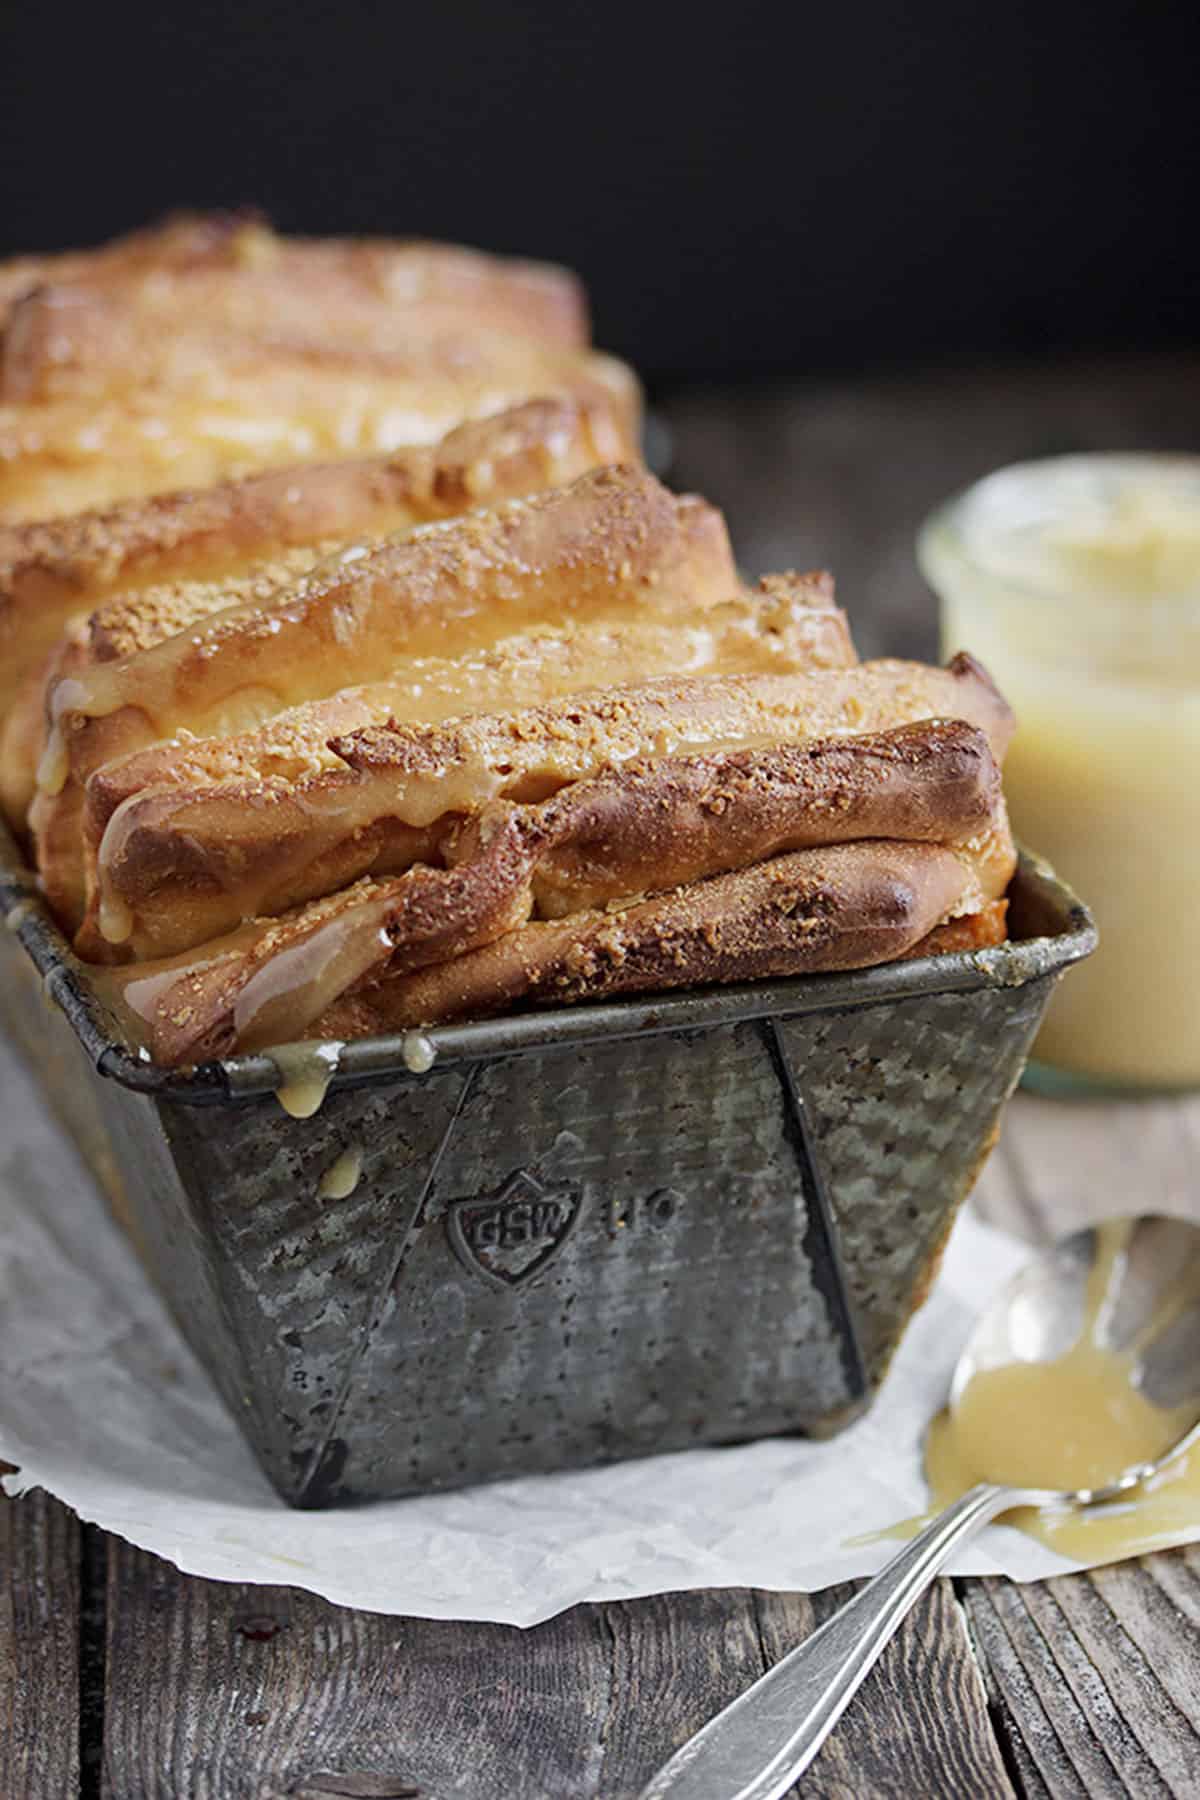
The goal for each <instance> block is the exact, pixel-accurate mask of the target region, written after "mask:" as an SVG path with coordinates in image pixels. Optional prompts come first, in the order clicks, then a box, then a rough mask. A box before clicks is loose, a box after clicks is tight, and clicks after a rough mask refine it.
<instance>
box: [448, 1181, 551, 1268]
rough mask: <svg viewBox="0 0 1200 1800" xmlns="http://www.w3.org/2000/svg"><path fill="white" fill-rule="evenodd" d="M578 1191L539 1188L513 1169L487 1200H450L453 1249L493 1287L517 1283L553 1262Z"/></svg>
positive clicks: (534, 1182)
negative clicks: (498, 1189)
mask: <svg viewBox="0 0 1200 1800" xmlns="http://www.w3.org/2000/svg"><path fill="white" fill-rule="evenodd" d="M582 1211H583V1196H582V1194H580V1193H578V1192H576V1191H574V1190H572V1189H570V1188H556V1189H554V1191H553V1192H551V1191H549V1190H548V1189H546V1188H545V1187H543V1185H542V1183H541V1182H540V1181H539V1180H538V1179H537V1177H536V1176H535V1175H531V1174H530V1173H529V1172H528V1170H526V1169H518V1170H517V1171H516V1172H515V1174H512V1175H510V1176H509V1178H508V1180H507V1181H506V1182H505V1183H504V1186H503V1187H502V1188H501V1189H500V1191H499V1193H497V1194H493V1195H492V1196H491V1197H490V1198H489V1199H486V1200H452V1201H451V1202H450V1204H449V1206H448V1207H447V1209H446V1231H447V1235H448V1236H449V1239H450V1243H451V1246H452V1248H453V1250H454V1254H455V1255H456V1256H457V1257H458V1260H459V1261H460V1262H461V1263H462V1264H463V1266H464V1268H467V1269H470V1270H471V1271H472V1272H473V1273H474V1274H476V1275H483V1276H484V1277H485V1278H486V1279H487V1280H488V1281H491V1282H494V1283H495V1284H496V1286H497V1287H503V1288H514V1287H520V1285H521V1284H522V1283H523V1282H526V1281H532V1279H533V1277H534V1276H535V1275H540V1274H541V1272H542V1270H543V1269H544V1268H545V1267H546V1266H547V1264H548V1263H551V1262H553V1260H554V1258H555V1257H556V1256H557V1255H558V1253H559V1251H560V1250H561V1249H562V1247H563V1245H564V1244H565V1243H566V1241H567V1239H568V1238H569V1237H570V1235H571V1233H572V1231H574V1229H575V1227H576V1225H577V1224H578V1223H579V1216H580V1214H581V1212H582Z"/></svg>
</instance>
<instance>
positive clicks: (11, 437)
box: [0, 324, 641, 522]
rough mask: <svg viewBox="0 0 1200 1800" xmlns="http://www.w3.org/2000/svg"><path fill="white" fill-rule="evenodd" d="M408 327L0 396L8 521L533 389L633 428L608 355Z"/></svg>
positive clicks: (422, 421) (635, 413) (308, 455)
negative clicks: (58, 390) (395, 337)
mask: <svg viewBox="0 0 1200 1800" xmlns="http://www.w3.org/2000/svg"><path fill="white" fill-rule="evenodd" d="M409 340H410V341H409V343H408V345H407V347H406V348H405V349H404V350H403V351H400V350H392V351H387V352H384V351H343V350H320V351H318V350H304V351H303V352H301V351H298V350H296V349H294V348H290V347H280V346H267V347H265V348H264V347H260V346H251V347H248V348H246V349H244V350H243V349H239V351H238V353H237V355H236V356H235V355H233V354H230V355H228V356H225V357H224V358H222V359H218V360H216V361H213V360H211V359H210V357H209V355H208V352H207V351H205V353H204V354H203V356H202V357H201V358H200V365H199V367H198V369H197V371H196V373H195V375H194V377H193V378H189V377H187V376H186V372H185V371H183V372H180V373H179V375H178V378H177V379H175V380H173V381H171V382H168V383H165V384H158V385H155V384H148V385H137V384H134V385H132V386H130V387H129V389H128V390H127V391H119V390H117V389H116V388H115V387H114V388H112V389H110V391H108V392H106V393H104V394H102V395H100V396H98V397H79V398H76V397H71V398H56V399H53V400H49V401H46V402H44V403H37V404H25V405H13V404H9V405H0V522H13V521H18V520H30V519H52V518H62V517H64V516H66V515H68V514H72V513H78V512H82V511H84V510H86V509H88V508H95V507H102V506H107V505H110V504H111V503H113V502H114V501H118V500H124V499H129V498H132V497H135V496H137V495H144V494H153V493H160V492H163V491H165V490H168V489H175V488H181V487H203V486H208V485H210V484H211V483H213V482H218V481H222V480H225V479H228V478H231V477H236V476H240V475H246V474H250V473H252V472H253V471H254V470H256V469H269V468H280V467H283V466H285V465H289V464H296V465H299V464H303V463H312V462H326V461H330V460H333V459H336V458H341V457H347V456H367V455H373V454H380V453H383V452H388V451H392V450H395V449H398V448H400V447H402V446H405V445H414V444H428V443H432V442H434V441H435V440H436V439H437V438H439V437H442V436H444V434H445V433H446V432H447V431H449V430H451V429H452V428H453V427H454V426H456V425H459V424H462V423H463V422H464V421H466V420H470V419H478V418H483V417H486V416H487V415H489V414H491V413H495V412H500V411H502V410H503V409H504V408H506V407H512V406H515V405H518V404H520V403H521V402H523V401H525V400H528V399H530V398H533V397H536V396H545V397H550V398H564V397H565V398H569V399H574V400H576V401H577V402H579V403H581V404H585V405H589V406H595V407H596V408H597V409H600V410H603V411H606V412H608V413H609V415H610V416H611V417H612V418H613V419H614V420H615V421H616V424H617V428H618V429H619V430H620V431H621V433H622V435H623V437H624V438H625V441H626V442H628V443H633V442H636V438H637V431H638V420H639V413H640V404H641V396H640V391H639V389H638V386H637V382H636V381H635V379H634V377H633V376H632V374H631V373H630V371H629V370H628V369H627V368H626V367H625V366H624V364H622V363H619V362H617V361H616V360H615V359H613V358H612V357H606V356H601V355H599V354H598V353H596V352H594V351H582V350H565V349H559V348H557V347H555V346H542V345H540V344H536V343H533V342H531V341H529V340H527V339H519V338H512V337H501V336H500V335H498V334H497V333H494V332H492V333H488V334H483V333H477V332H473V331H470V330H468V329H466V328H463V329H461V330H458V331H451V332H447V331H444V330H440V331H437V330H434V329H433V328H432V327H431V326H429V325H428V324H426V325H425V326H422V327H421V328H420V329H418V328H416V327H414V329H413V330H412V332H411V333H410V334H409ZM185 348H186V346H180V347H179V350H178V354H179V355H181V356H182V355H183V352H184V349H185Z"/></svg>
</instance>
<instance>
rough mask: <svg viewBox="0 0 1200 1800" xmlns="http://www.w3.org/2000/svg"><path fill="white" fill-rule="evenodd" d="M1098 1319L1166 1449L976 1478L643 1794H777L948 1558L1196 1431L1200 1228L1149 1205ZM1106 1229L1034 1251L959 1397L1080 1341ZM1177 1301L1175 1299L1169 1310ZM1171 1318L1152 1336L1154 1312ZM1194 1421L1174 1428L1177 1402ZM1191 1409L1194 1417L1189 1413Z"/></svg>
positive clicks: (971, 1363) (954, 1391)
mask: <svg viewBox="0 0 1200 1800" xmlns="http://www.w3.org/2000/svg"><path fill="white" fill-rule="evenodd" d="M1127 1224H1128V1228H1129V1237H1128V1241H1127V1244H1126V1247H1125V1250H1124V1252H1123V1254H1122V1257H1121V1258H1120V1259H1119V1260H1118V1262H1117V1265H1116V1267H1115V1270H1114V1274H1113V1279H1112V1283H1111V1285H1110V1288H1109V1290H1108V1294H1107V1296H1106V1298H1105V1302H1104V1306H1103V1308H1102V1311H1101V1314H1100V1318H1099V1331H1100V1334H1101V1341H1102V1342H1106V1343H1108V1344H1109V1345H1111V1346H1112V1347H1113V1348H1120V1347H1122V1346H1126V1345H1130V1344H1134V1343H1136V1344H1137V1345H1138V1353H1137V1360H1136V1363H1135V1367H1134V1379H1135V1381H1136V1385H1137V1386H1138V1388H1139V1389H1140V1391H1141V1393H1142V1395H1143V1397H1144V1398H1145V1399H1147V1400H1149V1401H1150V1402H1151V1403H1152V1404H1153V1405H1155V1406H1158V1407H1161V1408H1169V1409H1170V1413H1169V1414H1168V1413H1167V1412H1164V1415H1163V1417H1164V1432H1163V1442H1162V1447H1161V1449H1160V1450H1159V1451H1158V1453H1157V1454H1156V1455H1155V1456H1154V1457H1152V1458H1151V1459H1150V1460H1148V1461H1145V1462H1141V1463H1138V1464H1137V1465H1136V1466H1134V1467H1131V1468H1126V1469H1118V1470H1114V1471H1113V1478H1112V1480H1111V1481H1109V1482H1106V1483H1105V1484H1104V1486H1103V1487H1096V1488H1080V1489H1076V1490H1074V1491H1073V1492H1069V1493H1063V1492H1055V1491H1052V1490H1050V1489H1044V1488H1017V1487H998V1486H992V1485H989V1484H983V1485H980V1486H978V1487H973V1488H971V1490H970V1491H969V1492H968V1493H965V1494H964V1495H963V1496H962V1497H961V1499H959V1500H956V1501H955V1502H954V1503H953V1505H951V1506H948V1507H947V1508H946V1510H945V1512H943V1513H942V1514H941V1515H940V1516H939V1517H938V1518H936V1519H934V1520H933V1522H932V1523H931V1524H930V1525H928V1526H926V1528H925V1530H924V1531H922V1532H921V1533H920V1534H919V1536H917V1537H915V1538H913V1539H912V1540H911V1542H909V1543H907V1544H906V1545H905V1546H904V1548H903V1549H902V1550H901V1551H900V1553H899V1555H898V1556H894V1557H893V1558H892V1560H891V1562H890V1563H888V1564H887V1566H886V1568H884V1569H881V1570H880V1572H879V1574H878V1575H876V1576H875V1577H874V1579H873V1580H871V1581H870V1582H868V1583H867V1585H866V1587H865V1588H863V1589H862V1590H861V1591H860V1592H859V1593H858V1594H856V1595H855V1597H854V1599H853V1600H851V1601H849V1602H848V1603H847V1604H846V1605H845V1606H843V1607H842V1608H841V1610H840V1611H839V1612H836V1613H835V1614H834V1616H833V1618H832V1619H829V1620H827V1621H826V1623H825V1624H824V1625H822V1626H821V1628H820V1630H819V1631H815V1632H813V1634H812V1636H811V1637H809V1638H806V1639H805V1641H804V1642H803V1643H802V1644H801V1645H799V1646H798V1648H797V1649H795V1650H793V1651H792V1652H791V1653H790V1655H788V1656H785V1657H784V1658H783V1660H782V1661H781V1662H779V1663H777V1664H776V1666H775V1668H773V1669H771V1670H770V1671H769V1672H768V1673H767V1674H766V1675H764V1676H762V1677H761V1679H760V1680H758V1681H756V1682H755V1683H754V1686H753V1687H751V1688H748V1689H747V1690H746V1692H745V1693H744V1694H743V1695H741V1697H740V1698H739V1699H737V1700H735V1701H733V1703H732V1704H731V1705H729V1706H727V1707H726V1708H725V1710H724V1711H723V1712H720V1713H718V1714H717V1716H716V1718H715V1719H711V1720H710V1721H709V1723H708V1724H707V1725H705V1726H704V1728H703V1729H702V1730H701V1731H698V1732H697V1733H696V1735H695V1737H693V1738H689V1739H688V1741H687V1743H686V1744H684V1745H683V1746H682V1747H681V1748H680V1749H679V1750H677V1751H676V1752H675V1755H674V1756H673V1757H672V1758H671V1760H670V1762H668V1763H666V1764H665V1765H664V1766H663V1767H662V1768H661V1769H660V1770H659V1772H658V1774H657V1775H656V1776H655V1777H654V1779H653V1780H652V1781H651V1782H650V1784H649V1786H648V1787H646V1788H644V1789H643V1790H642V1794H641V1800H780V1796H781V1795H783V1794H785V1793H786V1792H787V1790H788V1789H789V1788H790V1787H791V1786H792V1784H793V1783H794V1782H795V1780H796V1778H797V1776H798V1775H800V1774H801V1773H802V1772H803V1771H804V1770H805V1769H806V1768H807V1767H808V1765H809V1764H810V1763H811V1762H812V1760H813V1758H814V1757H815V1756H816V1754H817V1751H818V1750H819V1749H820V1748H821V1745H822V1744H823V1743H824V1742H825V1739H826V1738H827V1737H828V1736H829V1733H830V1732H831V1731H832V1730H833V1727H834V1726H835V1725H836V1724H837V1721H838V1720H839V1719H840V1718H841V1716H842V1713H843V1712H844V1711H845V1709H846V1707H847V1706H848V1705H849V1704H850V1701H851V1700H852V1699H853V1698H854V1695H855V1694H856V1693H857V1691H858V1688H859V1686H860V1685H861V1683H862V1681H863V1679H864V1677H865V1676H866V1675H867V1674H868V1673H869V1672H870V1670H871V1669H872V1668H873V1667H874V1665H875V1663H876V1661H877V1660H878V1658H879V1656H880V1654H881V1652H882V1651H883V1649H884V1647H885V1646H886V1645H887V1643H888V1642H889V1640H890V1639H891V1637H892V1636H893V1634H894V1633H895V1631H896V1630H897V1628H898V1627H899V1625H900V1624H901V1622H902V1621H903V1620H904V1618H905V1617H906V1616H907V1614H908V1613H909V1611H910V1610H911V1608H912V1607H913V1605H914V1604H915V1603H916V1601H917V1600H918V1599H919V1598H920V1596H921V1595H922V1594H923V1593H924V1591H925V1589H926V1588H927V1587H928V1585H929V1583H930V1582H931V1581H932V1580H933V1578H934V1576H935V1575H936V1574H937V1572H938V1570H939V1569H940V1568H941V1567H942V1566H943V1564H944V1563H945V1562H946V1560H947V1558H948V1557H949V1556H950V1555H951V1553H952V1552H953V1551H955V1550H957V1549H958V1548H959V1547H960V1546H961V1545H962V1544H964V1543H965V1542H966V1541H967V1539H968V1538H970V1537H973V1536H974V1534H975V1533H976V1532H977V1531H979V1530H980V1529H981V1528H982V1527H983V1526H984V1525H986V1524H988V1523H989V1521H990V1520H992V1519H995V1518H997V1517H998V1516H999V1515H1000V1514H1001V1513H1006V1512H1009V1511H1010V1510H1011V1509H1012V1508H1013V1507H1016V1506H1038V1507H1040V1506H1055V1507H1066V1506H1077V1507H1089V1506H1095V1505H1098V1504H1099V1503H1101V1502H1103V1501H1108V1500H1113V1499H1115V1498H1116V1497H1117V1496H1118V1495H1119V1494H1123V1493H1126V1492H1127V1491H1128V1490H1129V1489H1130V1488H1134V1487H1137V1486H1138V1484H1139V1483H1140V1482H1142V1481H1145V1480H1146V1479H1147V1477H1149V1476H1150V1475H1153V1474H1155V1473H1156V1472H1157V1470H1159V1469H1160V1468H1161V1467H1162V1466H1163V1464H1164V1463H1167V1462H1170V1461H1171V1460H1172V1459H1173V1458H1174V1457H1176V1456H1177V1455H1179V1454H1180V1453H1181V1452H1182V1451H1184V1450H1185V1449H1186V1448H1187V1447H1188V1446H1189V1445H1190V1444H1192V1443H1193V1442H1194V1441H1195V1440H1196V1438H1197V1437H1198V1436H1200V1226H1196V1225H1190V1224H1187V1223H1186V1222H1185V1221H1184V1220H1182V1219H1168V1218H1163V1217H1159V1216H1156V1215H1153V1214H1144V1215H1142V1216H1141V1217H1140V1218H1138V1219H1136V1220H1130V1221H1127ZM1099 1241H1100V1240H1099V1233H1098V1232H1097V1231H1095V1230H1088V1231H1081V1232H1076V1233H1075V1234H1074V1235H1073V1236H1071V1237H1067V1238H1063V1239H1062V1240H1061V1241H1060V1242H1059V1243H1058V1244H1056V1245H1055V1246H1054V1247H1053V1249H1051V1250H1047V1251H1045V1252H1044V1253H1043V1254H1042V1255H1040V1256H1036V1257H1034V1259H1033V1260H1032V1261H1031V1262H1029V1263H1027V1264H1026V1266H1025V1268H1024V1269H1022V1270H1021V1272H1020V1273H1019V1274H1018V1275H1017V1276H1016V1277H1015V1278H1014V1280H1013V1281H1011V1282H1010V1283H1009V1285H1008V1287H1007V1288H1006V1289H1005V1290H1004V1291H1003V1293H1001V1294H1000V1295H999V1297H998V1298H997V1299H996V1300H995V1301H993V1303H992V1305H991V1306H990V1307H989V1309H988V1311H987V1312H986V1313H985V1314H984V1315H983V1318H982V1319H981V1320H980V1321H979V1323H978V1325H977V1326H976V1327H975V1330H974V1332H973V1333H972V1335H971V1337H970V1340H969V1341H968V1343H967V1346H966V1348H965V1349H964V1350H963V1352H962V1355H961V1356H960V1357H959V1359H958V1363H957V1365H956V1366H955V1370H954V1379H953V1383H952V1386H951V1390H950V1392H951V1403H952V1404H953V1401H954V1400H955V1399H956V1398H957V1396H958V1395H960V1394H961V1393H962V1391H963V1389H964V1388H965V1387H966V1385H967V1383H968V1381H970V1379H971V1378H972V1376H974V1375H975V1374H977V1373H978V1372H979V1371H981V1370H984V1369H995V1368H1000V1367H1004V1366H1006V1365H1008V1364H1009V1363H1013V1362H1049V1361H1053V1360H1054V1359H1055V1358H1057V1357H1059V1356H1061V1355H1062V1354H1063V1353H1064V1352H1065V1351H1067V1350H1068V1349H1070V1347H1071V1345H1072V1344H1073V1343H1075V1342H1076V1340H1077V1339H1078V1337H1079V1334H1080V1331H1081V1329H1082V1326H1083V1322H1084V1316H1085V1295H1086V1291H1087V1287H1088V1277H1089V1275H1090V1273H1091V1270H1092V1268H1093V1266H1094V1264H1095V1263H1096V1260H1097V1252H1098V1247H1099ZM1168 1296H1169V1297H1170V1302H1171V1304H1170V1305H1169V1306H1167V1307H1166V1308H1165V1311H1163V1310H1162V1309H1163V1308H1164V1303H1165V1302H1166V1300H1167V1298H1168ZM1160 1316H1161V1317H1162V1319H1163V1324H1162V1327H1161V1330H1159V1331H1158V1332H1157V1333H1156V1331H1155V1329H1154V1326H1155V1321H1156V1319H1158V1318H1159V1317H1160ZM1184 1407H1186V1408H1188V1409H1189V1411H1190V1414H1191V1417H1192V1423H1191V1424H1190V1425H1188V1426H1186V1428H1185V1429H1184V1431H1183V1432H1182V1434H1181V1433H1180V1429H1179V1419H1180V1409H1181V1408H1184ZM1185 1416H1186V1415H1185Z"/></svg>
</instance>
